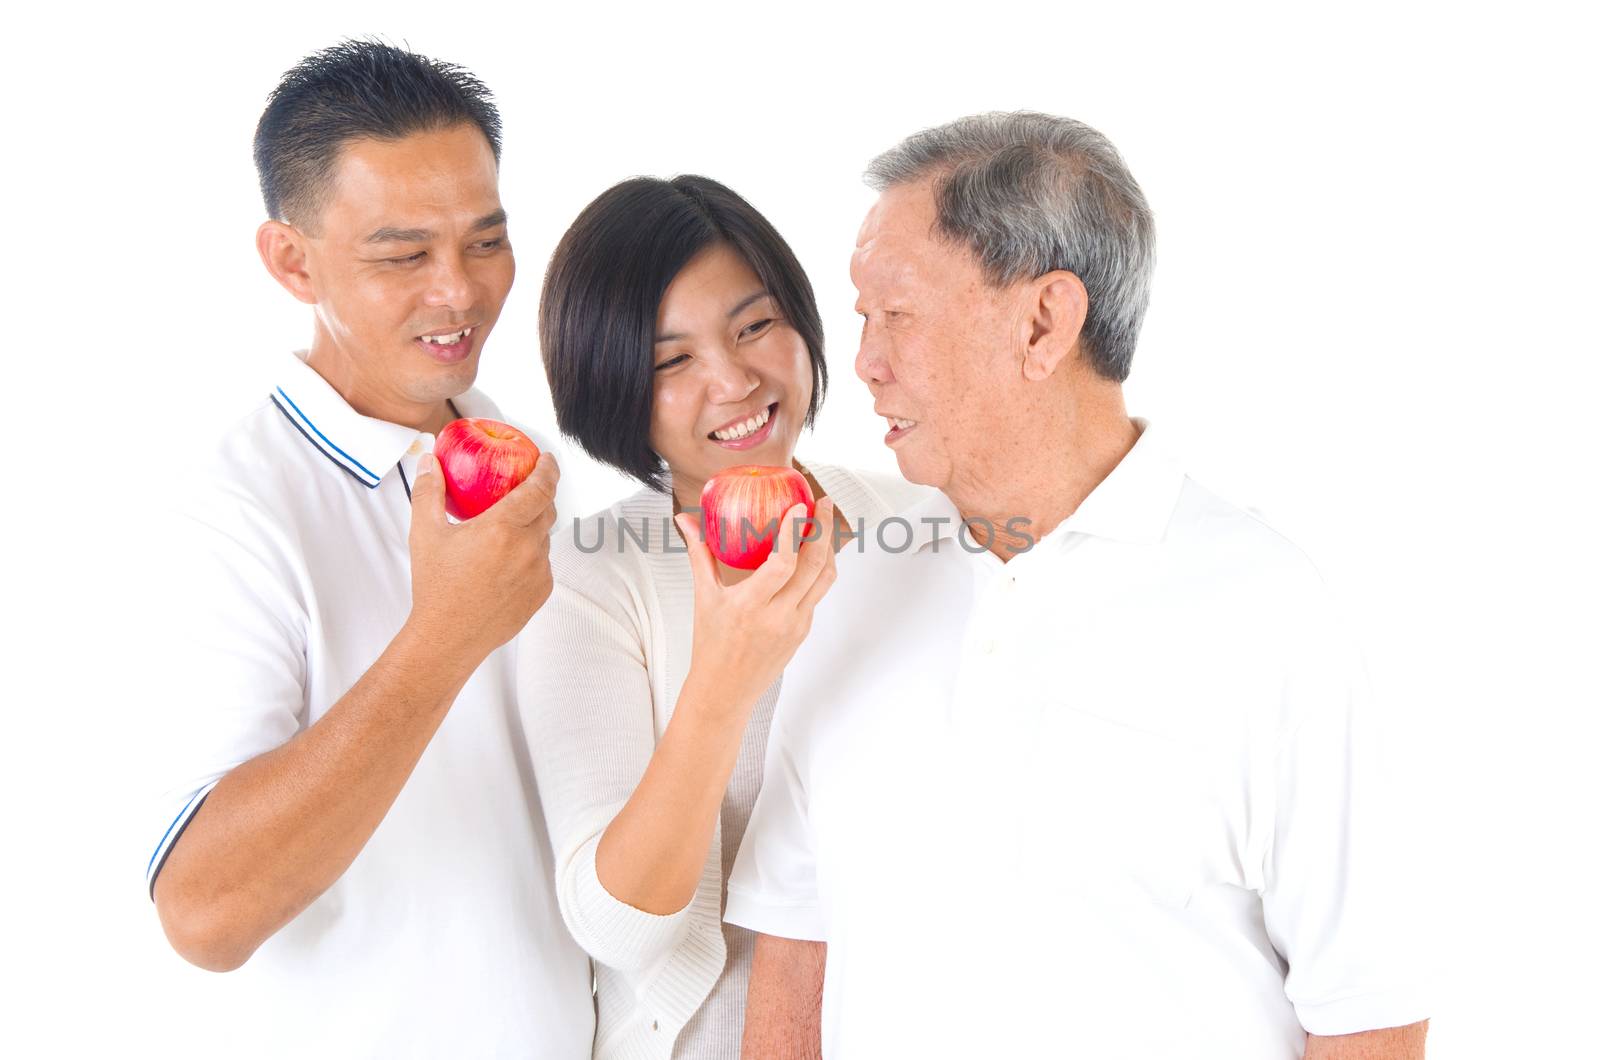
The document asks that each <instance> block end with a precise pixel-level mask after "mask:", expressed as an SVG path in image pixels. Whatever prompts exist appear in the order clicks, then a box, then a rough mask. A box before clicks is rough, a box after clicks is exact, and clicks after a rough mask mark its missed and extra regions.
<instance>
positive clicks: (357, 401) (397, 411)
mask: <svg viewBox="0 0 1600 1060" xmlns="http://www.w3.org/2000/svg"><path fill="white" fill-rule="evenodd" d="M318 339H319V341H318V342H315V343H313V345H312V347H311V351H310V353H308V354H307V355H306V364H308V365H310V366H311V369H312V370H313V371H315V372H316V373H317V374H318V375H320V376H322V378H323V379H324V380H326V381H327V383H328V385H329V386H331V387H333V389H334V390H336V391H338V393H339V396H340V397H342V398H344V400H345V402H346V403H347V404H349V406H350V407H351V408H353V409H355V410H356V411H357V412H359V413H361V415H363V416H370V417H372V418H373V419H375V420H383V421H385V422H386V423H399V424H403V425H404V426H407V427H411V428H413V429H415V430H418V431H426V432H427V433H429V434H433V435H437V434H438V433H439V432H440V431H441V430H443V429H444V425H445V424H447V423H449V422H450V421H451V420H454V419H457V418H458V416H457V413H456V411H455V406H454V404H452V403H451V402H450V401H449V400H448V399H447V400H444V401H440V402H438V403H436V404H434V405H432V406H426V405H416V404H413V403H412V402H408V401H404V400H403V399H400V398H398V397H396V396H395V395H393V394H391V393H388V391H387V389H386V388H384V387H382V386H381V385H380V381H376V380H369V379H367V378H365V377H364V376H363V375H362V374H361V373H360V372H359V371H358V370H357V368H356V366H355V364H354V363H352V362H351V360H350V358H348V357H345V356H343V355H342V354H341V353H339V351H338V350H336V349H333V348H332V347H331V346H330V345H328V344H325V343H324V342H322V341H320V339H321V336H320V335H319V336H318Z"/></svg>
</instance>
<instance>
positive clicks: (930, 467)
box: [894, 438, 950, 489]
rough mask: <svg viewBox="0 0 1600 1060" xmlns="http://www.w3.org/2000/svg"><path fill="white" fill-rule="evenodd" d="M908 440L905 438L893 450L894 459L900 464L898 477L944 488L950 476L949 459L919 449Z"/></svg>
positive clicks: (923, 484) (920, 484)
mask: <svg viewBox="0 0 1600 1060" xmlns="http://www.w3.org/2000/svg"><path fill="white" fill-rule="evenodd" d="M910 442H911V439H909V438H907V439H905V440H904V441H902V442H901V443H900V444H899V445H898V446H896V447H895V450H894V458H895V461H896V462H897V463H898V464H899V465H900V477H901V478H903V479H905V480H906V481H907V482H911V483H915V484H916V485H918V486H932V487H934V488H935V489H944V486H945V482H946V480H947V479H948V478H949V477H950V467H949V461H947V460H944V459H942V458H939V457H936V455H935V454H932V453H929V452H927V451H925V450H920V451H919V449H918V448H917V447H916V446H914V445H911V444H909V443H910Z"/></svg>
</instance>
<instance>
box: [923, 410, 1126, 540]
mask: <svg viewBox="0 0 1600 1060" xmlns="http://www.w3.org/2000/svg"><path fill="white" fill-rule="evenodd" d="M1033 425H1039V421H1037V420H1035V421H1033ZM1043 426H1044V431H1043V437H1041V436H1040V433H1039V432H1038V431H1030V432H1029V437H1028V438H1027V439H1018V440H1017V442H1018V444H1017V445H1015V446H1014V447H1006V446H1004V445H1001V446H998V447H997V448H996V449H995V450H993V451H992V452H993V453H995V454H997V455H998V456H1000V457H1003V456H1004V455H1005V453H1007V452H1008V451H1009V452H1026V453H1028V454H1029V457H1030V458H1029V459H1027V460H1016V461H1007V462H1006V463H1005V464H1004V465H1003V466H1001V467H989V468H984V469H976V471H977V473H976V474H969V475H966V476H962V475H956V476H954V477H953V478H952V481H951V484H950V485H949V486H948V487H946V489H945V491H944V492H945V494H946V496H948V497H949V498H950V501H951V503H953V504H954V505H955V506H956V510H957V511H959V512H960V513H961V517H962V519H963V520H966V521H967V524H968V530H967V533H968V534H969V536H970V537H971V538H972V539H973V540H974V541H976V542H978V543H979V544H981V545H983V546H984V547H986V548H988V549H989V550H990V551H991V552H993V553H994V554H995V555H996V556H998V557H999V558H1000V559H1001V560H1002V561H1006V560H1009V559H1011V558H1012V557H1013V556H1014V555H1016V554H1017V553H1019V552H1024V551H1026V550H1027V549H1028V548H1031V547H1032V546H1033V544H1034V543H1037V542H1038V541H1039V540H1040V539H1041V538H1043V537H1044V536H1045V535H1046V534H1048V533H1050V532H1051V531H1052V530H1054V529H1055V528H1056V527H1058V526H1060V525H1061V523H1062V522H1064V521H1065V520H1066V518H1067V517H1068V516H1069V515H1071V514H1072V513H1073V512H1075V511H1077V510H1078V505H1080V504H1082V503H1083V499H1084V498H1085V497H1087V496H1089V494H1090V493H1092V492H1093V491H1094V489H1095V487H1096V486H1098V485H1100V483H1101V482H1103V481H1104V480H1105V478H1106V476H1107V475H1109V474H1111V472H1112V470H1113V469H1115V468H1116V466H1117V465H1118V464H1119V463H1121V462H1122V458H1123V457H1125V456H1127V455H1128V452H1129V450H1131V449H1132V448H1133V446H1134V443H1135V442H1137V441H1138V440H1139V428H1138V427H1137V426H1136V425H1135V424H1134V423H1133V421H1132V420H1131V419H1129V418H1128V415H1127V411H1126V410H1125V409H1124V408H1123V406H1122V403H1121V401H1120V400H1118V401H1117V402H1116V403H1115V405H1114V407H1108V408H1104V409H1099V410H1093V411H1091V410H1088V409H1082V408H1080V409H1077V410H1074V414H1073V415H1070V416H1064V417H1061V418H1060V419H1059V420H1058V421H1056V422H1054V423H1046V424H1044V425H1043ZM991 527H992V528H993V531H992V532H991V531H990V528H991Z"/></svg>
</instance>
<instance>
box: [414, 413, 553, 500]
mask: <svg viewBox="0 0 1600 1060" xmlns="http://www.w3.org/2000/svg"><path fill="white" fill-rule="evenodd" d="M433 455H434V456H436V457H438V458H439V470H440V471H443V472H444V510H445V511H447V512H449V513H450V514H451V515H453V516H455V517H456V518H457V519H471V518H472V517H473V516H475V515H480V514H482V513H483V512H485V511H488V510H489V508H490V506H491V505H493V504H494V503H495V502H496V501H498V500H499V499H500V498H501V497H504V496H505V495H506V494H508V493H510V492H511V491H512V490H514V489H516V488H517V484H518V483H520V482H521V481H522V480H523V479H525V478H527V477H528V475H529V474H530V473H532V471H533V465H535V464H537V463H538V462H539V447H538V446H537V445H534V444H533V439H531V438H529V437H528V436H527V435H526V434H523V433H522V432H521V431H519V430H517V429H516V428H515V427H513V426H511V425H510V424H508V423H501V422H500V421H499V420H488V419H481V418H473V419H461V420H451V421H450V422H449V423H447V424H445V427H444V430H442V431H440V432H439V437H438V438H436V439H434V442H433Z"/></svg>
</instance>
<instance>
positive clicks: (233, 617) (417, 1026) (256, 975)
mask: <svg viewBox="0 0 1600 1060" xmlns="http://www.w3.org/2000/svg"><path fill="white" fill-rule="evenodd" d="M499 149H500V118H499V115H498V114H497V112H496V110H495V107H494V104H493V102H492V101H491V100H490V98H489V94H488V92H487V90H486V89H485V88H484V86H483V85H482V83H480V82H479V81H478V80H477V79H476V78H474V77H472V76H471V75H470V74H468V73H467V72H466V71H464V70H462V69H460V68H459V67H456V66H452V65H449V64H446V63H438V62H434V61H433V60H430V59H427V58H424V57H422V56H419V55H414V54H412V53H410V52H406V51H403V50H401V49H397V48H393V47H389V46H386V45H382V44H372V43H363V42H353V43H349V44H345V45H341V46H338V47H335V48H331V49H329V50H327V51H324V52H321V53H318V54H316V55H313V56H311V57H310V58H308V59H306V60H305V61H303V62H302V63H301V64H300V65H298V66H297V67H295V69H293V70H291V71H290V72H289V73H288V74H287V75H286V76H285V77H284V79H283V81H282V83H281V84H280V85H279V86H278V89H277V91H276V92H274V94H273V96H272V98H271V100H270V101H269V102H268V105H267V108H266V111H265V113H264V114H263V115H262V117H261V121H260V123H259V125H258V127H257V130H256V139H255V155H256V164H257V167H258V169H259V172H260V176H261V188H262V191H263V192H264V195H265V199H266V208H267V212H268V215H269V217H270V219H269V220H267V221H266V222H265V223H263V224H262V225H261V227H260V229H259V230H258V231H257V235H256V246H257V249H258V250H259V251H260V254H261V258H262V261H263V262H264V263H265V265H266V267H267V270H268V272H270V273H271V275H272V276H273V278H274V279H275V280H277V282H278V283H279V284H281V285H282V286H283V287H284V288H285V289H286V290H287V291H288V292H289V293H290V294H291V295H293V296H294V297H295V298H296V299H298V300H299V301H301V302H303V303H306V304H308V305H310V306H312V307H314V309H315V317H314V325H313V332H312V338H311V345H310V349H309V350H307V351H305V352H303V353H301V354H299V355H296V356H292V357H291V356H289V355H287V354H285V355H284V357H283V359H282V361H281V363H280V364H279V365H278V367H277V368H276V370H275V372H274V376H275V378H273V379H272V380H271V382H270V383H268V384H267V385H265V386H263V387H262V391H263V396H262V399H261V401H260V402H259V403H258V404H257V405H256V406H255V408H254V409H253V410H251V411H250V412H249V413H248V414H247V415H245V416H244V417H242V418H241V419H240V420H239V421H238V422H237V423H235V424H234V426H233V428H232V430H230V431H229V433H228V436H227V438H226V440H225V441H224V442H223V443H222V444H221V445H220V446H218V447H217V448H216V450H215V451H214V452H213V453H212V454H210V456H209V458H208V460H207V461H206V463H205V469H204V471H203V472H202V473H201V474H200V475H199V476H197V477H196V478H195V479H194V480H192V481H191V482H189V483H188V484H187V486H186V488H185V490H184V498H185V501H184V511H183V516H184V518H182V519H181V520H178V524H177V526H176V527H175V529H174V533H173V542H174V545H175V547H176V550H177V553H178V555H177V558H176V560H175V562H174V579H173V583H172V592H173V593H174V594H176V595H178V596H179V597H180V598H181V599H182V606H181V607H179V606H169V608H168V613H169V614H174V615H176V614H182V615H184V616H186V620H187V624H186V626H185V627H184V628H181V629H177V630H172V631H167V632H168V634H169V641H168V643H170V645H171V646H170V647H167V648H165V649H164V650H166V651H169V652H170V655H169V656H168V657H167V658H166V659H165V660H164V662H165V665H163V666H162V668H161V672H162V674H163V685H162V689H161V691H162V696H163V702H164V704H165V712H164V717H163V718H162V719H161V730H162V732H161V744H162V747H163V749H164V751H165V754H166V758H167V761H166V762H165V764H164V765H163V766H162V767H161V768H162V770H163V777H162V779H163V780H164V782H165V783H166V785H167V788H168V792H167V794H168V799H169V801H168V805H167V807H166V808H165V810H164V812H163V814H162V817H161V818H160V819H159V820H158V821H156V822H152V823H153V824H154V828H153V831H152V833H151V837H150V838H151V840H152V842H154V843H155V849H154V851H153V853H152V854H151V857H150V863H149V867H148V869H147V876H148V879H149V886H150V890H151V895H152V897H153V898H154V899H155V903H156V909H157V911H158V912H159V914H160V917H161V923H162V926H163V927H164V928H165V930H166V934H167V937H168V939H169V940H170V941H171V943H172V945H173V947H174V948H175V949H176V950H177V951H178V952H179V953H180V954H182V955H183V956H184V957H185V958H187V959H188V960H190V961H192V962H193V963H195V964H197V965H199V966H201V967H203V968H207V969H211V970H213V971H233V970H234V969H239V970H238V971H234V972H233V978H234V982H233V983H231V984H230V985H231V986H235V987H237V990H235V991H231V992H230V993H234V994H236V995H238V999H239V1000H240V1001H241V1002H242V1007H244V1008H246V1009H248V1010H252V1011H250V1012H248V1013H247V1014H246V1015H248V1017H249V1018H248V1019H247V1020H244V1021H242V1022H241V1025H240V1028H239V1036H238V1038H237V1039H236V1040H233V1041H230V1042H229V1043H228V1044H227V1047H226V1049H221V1048H220V1047H219V1051H225V1052H227V1053H229V1054H231V1055H236V1056H243V1055H249V1056H256V1055H262V1056H290V1055H293V1056H328V1057H340V1058H346V1057H356V1056H373V1057H385V1058H391V1057H400V1056H417V1057H442V1056H462V1057H465V1056H539V1057H568V1058H576V1057H587V1056H589V1054H590V1050H591V1046H592V1043H593V1039H594V1008H593V1001H592V998H591V995H590V982H591V979H590V967H589V961H588V958H587V956H585V954H584V953H583V952H582V951H581V950H579V949H578V948H577V946H576V944H575V943H574V942H573V941H572V939H571V937H570V936H569V935H568V933H567V931H566V929H565V927H564V926H563V925H562V923H561V917H560V914H559V911H558V910H557V907H556V903H555V898H554V890H553V881H552V873H553V870H552V866H551V858H550V851H549V843H548V841H547V839H546V838H545V836H544V818H543V815H542V814H541V813H540V810H539V804H538V800H537V795H536V793H535V791H534V790H533V784H532V780H531V777H532V770H531V767H530V766H529V763H528V760H527V751H526V747H525V744H524V742H523V740H522V739H521V736H520V723H519V721H518V713H517V709H516V703H515V702H514V695H515V682H514V673H515V664H514V660H513V658H512V656H511V650H512V649H511V647H510V646H509V645H508V643H507V642H508V641H510V640H511V638H512V637H513V636H515V635H516V634H517V632H518V631H519V630H520V629H521V628H522V626H523V625H524V624H525V623H526V622H527V621H528V618H529V616H530V615H532V614H533V613H534V611H535V610H536V609H537V608H538V607H539V606H540V605H541V604H542V603H543V602H544V600H545V599H546V598H547V597H548V596H549V595H550V591H551V580H550V565H549V530H550V527H551V526H552V525H553V521H554V519H555V509H554V504H553V501H554V496H555V490H556V483H557V478H558V475H557V468H556V466H555V463H554V461H553V460H551V459H548V458H546V459H543V460H541V461H540V463H539V466H538V468H537V469H536V470H535V471H534V473H533V474H532V475H531V476H530V477H529V478H528V479H527V480H526V481H525V482H523V483H522V485H521V486H519V487H518V488H517V489H515V490H513V491H512V492H511V493H510V494H509V495H507V496H506V497H505V498H504V499H503V500H501V501H500V502H499V504H497V505H496V506H495V507H493V508H491V509H490V510H489V511H487V512H485V513H483V514H482V515H480V516H478V517H477V518H475V519H472V520H470V521H468V522H465V523H461V524H458V525H452V524H451V523H450V522H449V521H448V520H447V519H446V517H445V510H444V503H443V494H444V489H443V486H442V485H441V476H440V474H439V472H438V470H437V462H436V461H435V460H434V458H433V456H432V454H431V453H430V452H429V450H431V448H432V445H433V439H434V436H435V435H436V434H437V433H438V432H439V430H440V429H441V428H442V427H443V426H444V425H445V424H446V423H447V422H449V421H450V420H452V419H455V418H456V417H457V416H462V415H465V416H488V417H491V418H499V416H500V414H499V412H498V411H497V410H496V408H495V406H494V405H493V403H491V402H490V401H489V399H488V398H487V397H486V396H484V395H483V394H482V393H480V392H478V391H477V390H475V389H473V387H472V384H473V381H474V379H475V377H476V374H477V370H478V361H479V357H480V355H481V354H482V351H483V346H484V343H485V342H486V341H487V340H488V337H489V333H490V331H491V330H492V329H493V327H494V325H495V321H496V320H497V319H498V317H499V315H500V308H501V306H502V305H503V304H504V303H505V299H506V294H507V292H508V291H509V290H510V287H511V281H512V278H513V276H514V274H515V264H514V261H513V258H512V253H511V244H510V241H509V238H508V236H507V230H506V214H505V211H504V210H503V209H502V208H501V204H500V195H499V178H498V158H499ZM236 352H237V351H235V350H230V349H227V348H221V349H219V350H218V355H219V356H223V357H226V356H231V355H233V354H235V353H236Z"/></svg>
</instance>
